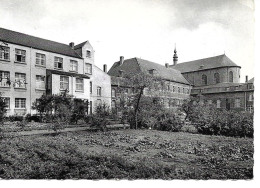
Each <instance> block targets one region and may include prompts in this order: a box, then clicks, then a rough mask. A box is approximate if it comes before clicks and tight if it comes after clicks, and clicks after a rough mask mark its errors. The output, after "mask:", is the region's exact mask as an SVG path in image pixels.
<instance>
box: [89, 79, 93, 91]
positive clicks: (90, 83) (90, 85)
mask: <svg viewBox="0 0 260 188" xmlns="http://www.w3.org/2000/svg"><path fill="white" fill-rule="evenodd" d="M89 87H90V88H89V90H90V93H92V82H89Z"/></svg>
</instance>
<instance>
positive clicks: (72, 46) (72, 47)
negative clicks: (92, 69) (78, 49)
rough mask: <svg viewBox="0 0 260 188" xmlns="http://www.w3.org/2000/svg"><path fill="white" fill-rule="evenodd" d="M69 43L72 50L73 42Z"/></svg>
mask: <svg viewBox="0 0 260 188" xmlns="http://www.w3.org/2000/svg"><path fill="white" fill-rule="evenodd" d="M69 45H70V47H71V49H73V50H74V42H71V43H70V44H69Z"/></svg>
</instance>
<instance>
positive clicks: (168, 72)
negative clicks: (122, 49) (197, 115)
mask: <svg viewBox="0 0 260 188" xmlns="http://www.w3.org/2000/svg"><path fill="white" fill-rule="evenodd" d="M141 72H142V73H146V74H150V75H153V76H158V77H160V78H161V79H163V80H164V85H165V88H162V89H160V90H156V89H151V90H150V91H149V90H148V89H145V91H144V95H146V96H148V95H149V96H158V97H160V98H161V100H162V102H163V104H164V105H165V107H167V108H174V107H176V106H178V105H180V104H181V103H182V101H183V100H184V99H187V98H189V96H190V91H191V88H192V86H191V84H190V83H189V82H188V81H187V80H186V79H185V78H184V77H183V76H182V74H181V72H180V71H178V70H174V69H171V68H170V67H169V65H168V64H166V65H165V66H163V65H160V64H157V63H154V62H151V61H147V60H144V59H140V58H131V59H126V60H124V57H122V56H121V57H120V61H118V62H115V63H114V64H113V66H112V67H111V69H110V70H109V71H108V74H109V75H110V76H111V84H112V86H111V87H112V88H111V89H112V90H111V97H112V106H113V107H115V106H116V105H117V104H118V103H119V102H120V99H121V98H123V97H127V96H129V95H132V94H133V91H132V88H131V87H129V85H127V84H125V82H124V81H123V79H124V74H129V73H141Z"/></svg>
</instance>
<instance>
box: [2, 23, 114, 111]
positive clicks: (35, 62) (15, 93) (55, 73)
mask: <svg viewBox="0 0 260 188" xmlns="http://www.w3.org/2000/svg"><path fill="white" fill-rule="evenodd" d="M85 45H86V46H91V45H90V44H89V43H87V44H85ZM75 47H76V46H74V44H73V43H70V45H66V44H61V43H57V42H53V41H49V40H45V39H40V38H37V37H33V36H29V35H25V34H22V33H17V32H14V31H10V30H7V29H2V28H0V92H1V93H2V97H4V99H5V102H6V104H7V106H8V111H7V113H8V115H25V114H29V113H30V114H34V113H36V112H35V111H34V110H32V108H31V106H32V104H33V103H34V102H35V101H36V100H37V99H38V98H40V97H41V96H42V95H43V94H47V95H51V94H59V93H62V92H64V91H66V92H68V94H70V95H73V96H74V97H75V98H80V99H84V100H88V101H93V103H96V101H95V100H97V99H96V98H93V97H92V96H91V92H90V90H91V88H90V82H91V83H92V84H93V85H94V86H96V85H98V84H100V82H102V84H100V87H101V88H102V87H104V85H105V84H107V85H109V86H110V77H109V76H108V75H107V74H106V73H104V72H103V71H101V70H100V69H99V70H100V71H101V72H102V75H103V79H102V81H100V78H98V79H97V80H96V77H100V74H99V73H97V71H93V69H95V68H96V66H95V65H94V50H93V48H92V47H91V48H89V49H88V51H89V52H87V51H86V52H85V54H83V53H82V54H80V53H78V49H75ZM86 53H88V56H87V54H86ZM83 55H84V57H83ZM86 64H87V65H90V67H88V68H87V67H86V66H85V65H86ZM93 67H95V68H93ZM95 74H97V75H95ZM98 97H99V99H101V100H103V98H105V99H106V100H105V101H107V103H108V104H111V101H110V100H109V98H111V92H110V91H109V92H108V91H107V90H105V89H103V90H102V92H101V96H98ZM91 103H92V102H91ZM92 108H94V107H92ZM90 111H93V109H91V110H90Z"/></svg>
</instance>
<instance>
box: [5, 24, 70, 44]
mask: <svg viewBox="0 0 260 188" xmlns="http://www.w3.org/2000/svg"><path fill="white" fill-rule="evenodd" d="M0 29H3V30H7V31H11V32H14V33H18V34H21V35H26V36H29V37H34V38H38V39H41V40H46V41H50V42H55V43H57V44H62V45H65V46H68V47H69V45H68V44H65V43H61V42H56V41H53V40H49V39H45V38H41V37H37V36H33V35H29V34H25V33H21V32H18V31H13V30H10V29H5V28H2V27H0Z"/></svg>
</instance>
